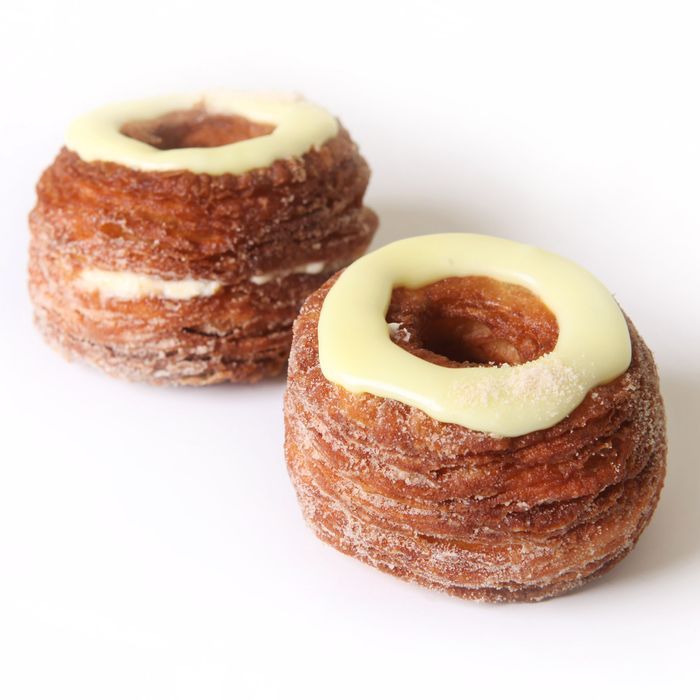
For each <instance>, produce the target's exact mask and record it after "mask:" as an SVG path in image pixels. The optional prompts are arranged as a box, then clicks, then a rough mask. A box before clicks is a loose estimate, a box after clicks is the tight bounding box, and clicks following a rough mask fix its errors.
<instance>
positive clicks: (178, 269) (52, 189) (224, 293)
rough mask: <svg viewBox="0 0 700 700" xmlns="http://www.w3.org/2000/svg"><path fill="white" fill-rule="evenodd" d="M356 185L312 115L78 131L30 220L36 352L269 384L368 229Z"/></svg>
mask: <svg viewBox="0 0 700 700" xmlns="http://www.w3.org/2000/svg"><path fill="white" fill-rule="evenodd" d="M368 179H369V169H368V167H367V164H366V162H365V160H364V159H363V158H362V156H361V155H360V154H359V152H358V150H357V146H356V145H355V144H354V143H353V141H352V140H351V139H350V136H349V134H348V132H347V131H346V130H345V129H344V128H343V127H342V126H341V125H340V124H339V122H338V121H337V120H336V119H335V118H333V117H332V116H331V115H330V114H328V113H327V112H326V111H325V110H323V109H321V108H319V107H317V106H315V105H313V104H311V103H309V102H306V101H304V100H302V99H300V98H297V97H293V96H289V95H277V94H259V93H237V92H225V91H222V92H211V93H203V94H198V95H178V96H173V97H167V98H158V99H152V100H145V101H142V102H132V103H127V104H118V105H111V106H108V107H105V108H103V109H100V110H97V111H95V112H93V113H91V114H88V115H86V116H84V117H82V118H79V119H77V120H76V121H75V122H74V123H73V124H72V125H71V126H70V128H69V130H68V132H67V137H66V147H65V148H63V149H62V150H61V152H60V153H59V155H58V157H57V158H56V160H55V161H54V163H53V164H52V165H51V166H50V167H49V168H48V169H47V170H46V171H45V172H44V173H43V175H42V177H41V179H40V181H39V183H38V186H37V195H38V197H37V204H36V207H35V208H34V210H33V211H32V212H31V215H30V228H31V243H30V262H29V287H30V294H31V298H32V301H33V304H34V310H35V318H36V323H37V325H38V327H39V328H40V330H41V332H42V333H43V335H44V336H45V338H46V339H47V340H48V341H49V342H50V343H51V344H52V345H53V346H55V347H57V348H58V349H60V350H61V351H62V352H63V353H64V354H66V355H67V356H68V357H71V358H72V357H75V358H80V359H83V360H86V361H87V362H89V363H91V364H93V365H96V366H97V367H100V368H102V369H104V370H106V371H107V372H109V373H111V374H114V375H117V376H119V377H124V378H127V379H133V380H142V381H148V382H154V383H169V384H212V383H217V382H239V381H255V380H258V379H261V378H262V377H267V376H271V375H275V374H278V373H280V372H281V371H282V370H283V368H284V365H285V362H286V359H287V356H288V353H289V347H290V343H291V326H292V321H293V320H294V317H295V316H296V314H297V312H298V310H299V307H300V306H301V303H302V301H303V300H304V299H305V297H306V296H307V295H308V294H309V293H310V292H312V291H313V290H314V289H316V288H317V287H318V286H319V285H320V284H321V283H322V282H323V281H325V280H326V279H327V278H328V277H329V276H330V275H331V274H333V272H334V271H336V270H338V269H339V268H341V267H343V266H345V265H347V264H348V263H349V262H351V261H352V260H354V259H355V258H357V257H358V256H360V255H361V254H362V253H363V252H364V251H365V249H366V248H367V246H368V244H369V242H370V240H371V238H372V235H373V233H374V231H375V229H376V227H377V218H376V216H375V215H374V213H373V212H372V211H371V210H370V209H368V208H367V207H364V206H363V204H362V199H363V195H364V192H365V189H366V187H367V183H368Z"/></svg>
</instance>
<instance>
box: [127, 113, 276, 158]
mask: <svg viewBox="0 0 700 700" xmlns="http://www.w3.org/2000/svg"><path fill="white" fill-rule="evenodd" d="M274 130H275V126H274V125H273V124H263V123H261V122H253V121H251V120H250V119H246V118H245V117H242V116H240V115H238V114H210V113H209V112H207V111H206V110H205V109H204V108H203V107H193V108H192V109H183V110H178V111H174V112H168V113H167V114H163V115H161V116H159V117H156V118H155V119H142V120H135V121H130V122H127V123H126V124H123V125H122V127H121V129H120V132H121V133H122V134H124V136H128V137H129V138H132V139H136V140H137V141H141V142H143V143H147V144H148V145H149V146H153V147H154V148H158V149H159V150H161V151H169V150H171V149H174V148H215V147H216V146H226V145H228V144H231V143H237V142H238V141H246V140H247V139H253V138H256V137H257V136H265V135H266V134H271V133H272V132H273V131H274Z"/></svg>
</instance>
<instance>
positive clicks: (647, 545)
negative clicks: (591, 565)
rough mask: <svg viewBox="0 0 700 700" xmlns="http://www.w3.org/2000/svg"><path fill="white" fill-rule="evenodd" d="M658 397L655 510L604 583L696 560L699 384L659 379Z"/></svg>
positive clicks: (699, 543) (699, 548)
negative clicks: (662, 470) (659, 480)
mask: <svg viewBox="0 0 700 700" xmlns="http://www.w3.org/2000/svg"><path fill="white" fill-rule="evenodd" d="M661 392H662V394H663V397H664V404H665V406H666V419H667V425H668V446H669V455H668V471H667V474H666V483H665V486H664V490H663V491H662V493H661V499H660V501H659V506H658V508H657V510H656V513H655V514H654V517H653V518H652V521H651V523H650V524H649V526H648V528H647V529H646V531H645V532H644V533H642V536H641V538H640V540H639V542H638V544H637V546H636V548H635V549H634V550H633V551H632V552H631V553H630V554H629V556H628V557H627V558H626V559H625V560H624V561H622V562H621V563H620V564H619V566H617V567H615V569H613V571H611V572H610V573H609V574H608V575H606V576H605V577H603V578H602V579H601V581H600V585H604V583H605V582H607V583H612V582H614V581H620V580H624V579H626V578H628V577H631V576H634V577H645V576H646V577H650V576H653V575H655V574H656V573H661V572H662V571H663V572H664V573H665V572H667V570H668V569H672V568H674V567H678V566H687V565H688V563H689V562H690V561H691V560H693V559H697V558H698V557H700V468H698V458H697V451H698V427H699V426H700V383H698V380H697V379H696V378H694V377H693V378H684V377H682V376H680V375H673V374H669V375H667V376H666V375H664V376H662V379H661Z"/></svg>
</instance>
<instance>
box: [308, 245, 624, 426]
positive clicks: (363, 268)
mask: <svg viewBox="0 0 700 700" xmlns="http://www.w3.org/2000/svg"><path fill="white" fill-rule="evenodd" d="M470 275H481V276H488V277H492V278H495V279H497V280H501V281H503V282H510V283H513V284H519V285H522V286H524V287H526V288H527V289H529V290H531V291H532V292H534V293H535V294H537V295H538V296H539V298H540V299H541V300H542V302H544V304H546V305H547V306H548V307H549V308H550V309H551V311H552V312H553V313H554V314H555V316H556V319H557V323H558V325H559V336H558V339H557V343H556V346H555V348H554V350H553V351H552V352H551V353H548V354H547V355H544V356H542V357H540V358H538V359H537V360H533V361H532V362H528V363H525V364H522V365H515V366H510V365H503V366H493V367H468V368H449V367H440V366H438V365H434V364H432V363H430V362H427V361H425V360H422V359H420V358H418V357H415V356H414V355H411V354H410V353H409V352H406V351H405V350H403V349H402V348H400V347H399V346H398V345H396V344H394V343H392V342H391V339H390V334H391V332H392V331H393V332H396V329H395V328H394V329H392V328H390V327H389V324H387V322H386V312H387V309H388V305H389V301H390V298H391V292H392V289H393V288H395V287H399V286H404V287H409V288H418V287H422V286H425V285H427V284H431V283H433V282H437V281H438V280H441V279H444V278H447V277H466V276H470ZM318 344H319V360H320V365H321V370H322V372H323V374H324V375H325V377H326V378H327V379H328V380H329V381H331V382H334V383H336V384H339V385H341V386H342V387H344V388H345V389H347V390H348V391H351V392H369V393H371V394H374V395H375V396H380V397H384V398H389V399H395V400H397V401H401V402H403V403H405V404H408V405H410V406H414V407H416V408H419V409H421V410H422V411H424V412H425V413H427V414H428V415H430V416H432V417H433V418H435V419H436V420H439V421H441V422H444V423H456V424H458V425H461V426H464V427H465V428H470V429H472V430H477V431H481V432H485V433H490V434H494V435H499V436H507V437H513V436H517V435H524V434H526V433H530V432H533V431H535V430H540V429H543V428H548V427H550V426H552V425H555V424H556V423H558V422H559V421H561V420H562V419H563V418H565V417H566V416H567V415H568V414H569V413H571V411H573V410H574V409H575V408H576V407H577V406H578V405H579V404H580V403H581V401H582V400H583V399H584V397H585V396H586V394H587V393H588V391H589V390H590V389H592V388H593V387H595V386H598V385H600V384H604V383H606V382H609V381H611V380H613V379H614V378H615V377H618V376H619V375H621V374H622V373H623V372H624V371H625V370H626V369H627V367H628V366H629V363H630V361H631V343H630V336H629V331H628V328H627V323H626V321H625V318H624V316H623V314H622V312H621V311H620V308H619V307H618V305H617V304H616V302H615V300H614V299H613V297H612V296H611V295H610V293H609V292H608V291H607V290H606V289H605V287H604V286H603V285H602V284H601V283H600V282H599V281H598V280H597V279H596V278H595V277H593V275H591V274H590V273H589V272H587V271H586V270H584V269H583V268H581V267H579V266H578V265H576V264H574V263H573V262H570V261H569V260H566V259H564V258H561V257H559V256H557V255H554V254H552V253H548V252H545V251H543V250H540V249H538V248H534V247H532V246H528V245H524V244H521V243H515V242H513V241H508V240H504V239H501V238H493V237H490V236H480V235H476V234H461V233H445V234H435V235H431V236H421V237H418V238H407V239H404V240H401V241H398V242H396V243H392V244H390V245H388V246H385V247H384V248H381V249H380V250H377V251H375V252H374V253H371V254H369V255H367V256H365V257H364V258H360V259H359V260H357V261H356V262H354V263H353V264H352V265H350V267H348V268H347V269H346V270H345V271H344V272H343V273H342V274H341V275H340V277H339V278H338V280H337V281H336V283H335V284H334V285H333V287H332V288H331V289H330V291H329V292H328V295H327V297H326V299H325V301H324V304H323V308H322V309H321V317H320V320H319V326H318Z"/></svg>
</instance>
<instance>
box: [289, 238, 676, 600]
mask: <svg viewBox="0 0 700 700" xmlns="http://www.w3.org/2000/svg"><path fill="white" fill-rule="evenodd" d="M350 300H352V301H350ZM587 335H588V337H587ZM562 368H563V369H562ZM285 454H286V459H287V466H288V470H289V473H290V477H291V479H292V483H293V485H294V487H295V489H296V492H297V496H298V498H299V502H300V504H301V507H302V512H303V514H304V517H305V518H306V520H307V522H308V523H309V524H310V526H311V527H312V528H313V530H314V531H315V532H316V534H317V535H318V536H319V537H320V538H321V539H323V540H324V541H326V542H328V543H330V544H331V545H333V546H334V547H335V548H336V549H338V550H340V551H342V552H345V553H347V554H350V555H352V556H355V557H357V558H358V559H360V560H362V561H364V562H367V563H369V564H371V565H373V566H376V567H377V568H379V569H381V570H384V571H387V572H389V573H392V574H394V575H396V576H399V577H401V578H404V579H407V580H411V581H415V582H417V583H420V584H423V585H425V586H428V587H430V588H435V589H439V590H444V591H447V592H449V593H452V594H454V595H458V596H461V597H465V598H474V599H481V600H493V601H507V600H540V599H543V598H548V597H551V596H554V595H558V594H561V593H564V592H566V591H568V590H571V589H573V588H575V587H577V586H580V585H582V584H583V583H585V582H586V581H589V580H591V579H592V578H594V577H596V576H598V575H600V574H602V573H603V572H605V571H607V570H608V569H610V568H611V567H612V566H613V565H614V564H615V563H616V562H618V561H619V560H620V559H622V558H623V557H624V556H625V554H627V553H628V552H629V551H630V550H631V548H632V547H633V546H634V544H635V542H636V541H637V538H638V537H639V535H640V534H641V532H642V530H643V529H644V527H645V526H646V524H647V523H648V522H649V519H650V518H651V515H652V513H653V511H654V508H655V506H656V503H657V501H658V498H659V494H660V491H661V488H662V485H663V479H664V474H665V464H666V433H665V421H664V411H663V403H662V399H661V395H660V392H659V385H658V377H657V374H656V369H655V366H654V362H653V358H652V356H651V353H650V352H649V350H648V348H647V347H646V345H645V344H644V342H643V341H642V339H641V338H640V337H639V335H638V334H637V332H636V330H635V329H634V327H633V326H632V324H631V323H630V322H629V320H628V319H626V317H625V316H624V314H623V313H622V312H621V311H620V309H619V307H618V306H617V304H616V303H615V301H614V299H613V298H612V297H611V296H610V294H609V293H608V292H607V290H605V288H604V287H603V286H602V285H601V283H600V282H598V281H597V280H596V279H595V278H594V277H593V276H592V275H590V273H588V272H586V271H585V270H582V269H581V268H580V267H578V266H576V265H574V264H573V263H571V262H570V261H567V260H564V259H562V258H559V257H557V256H554V255H552V254H550V253H546V252H544V251H541V250H538V249H535V248H532V247H530V246H523V245H521V244H517V243H513V242H510V241H504V240H501V239H494V238H489V237H484V236H475V235H468V234H439V235H435V236H425V237H419V238H413V239H407V240H404V241H399V242H398V243H395V244H392V245H390V246H386V247H385V248H382V249H380V250H378V251H376V252H375V253H372V254H370V255H368V256H366V257H365V258H363V259H361V260H358V261H357V262H355V263H353V264H352V265H351V266H350V267H348V268H347V269H346V270H345V271H344V272H342V273H340V274H339V275H336V276H335V277H334V278H332V279H331V280H329V281H328V282H327V283H326V284H325V285H324V286H323V287H322V288H321V289H319V290H318V291H316V292H315V293H314V294H312V295H311V296H310V297H309V299H308V300H307V301H306V302H305V304H304V306H303V308H302V311H301V313H300V315H299V318H298V319H297V321H296V322H295V327H294V341H293V345H292V354H291V357H290V362H289V375H288V385H287V393H286V396H285Z"/></svg>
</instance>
